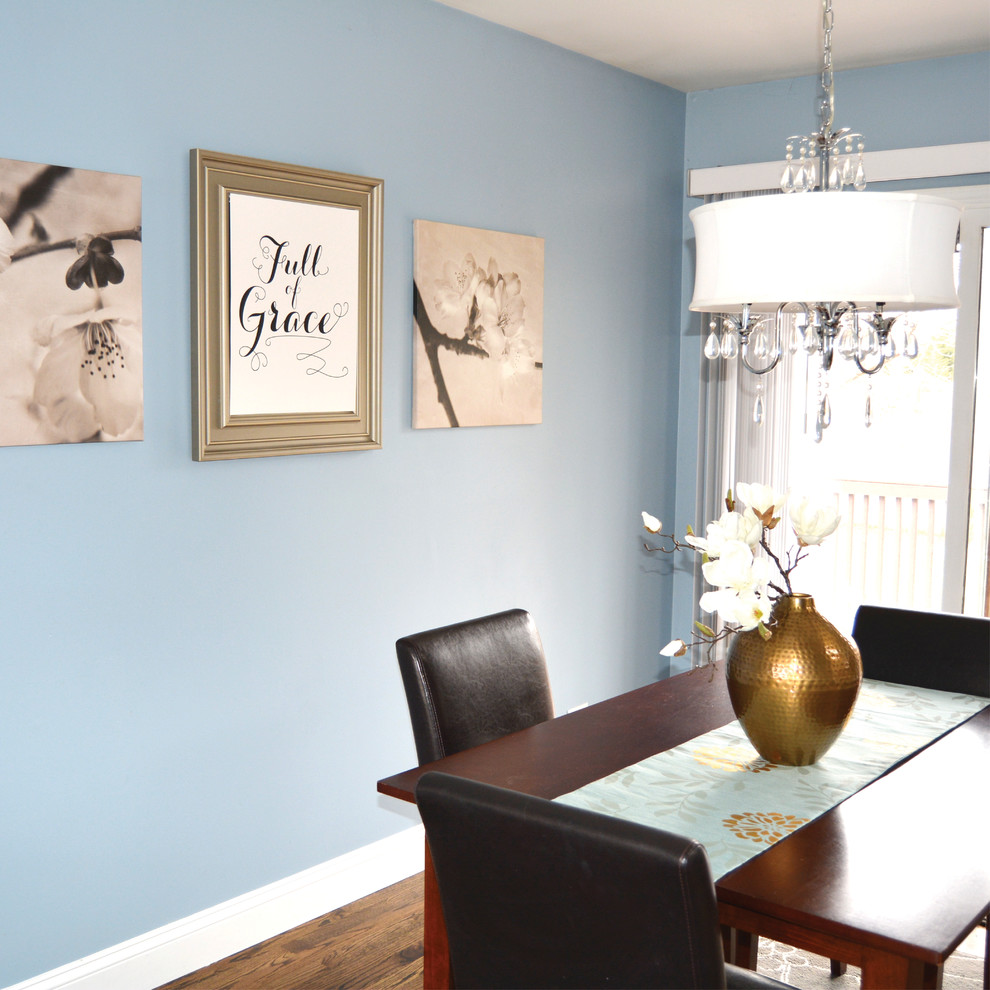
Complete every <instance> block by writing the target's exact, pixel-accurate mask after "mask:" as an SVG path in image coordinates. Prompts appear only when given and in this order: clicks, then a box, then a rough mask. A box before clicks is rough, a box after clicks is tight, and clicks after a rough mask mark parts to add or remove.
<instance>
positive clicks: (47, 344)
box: [0, 159, 144, 446]
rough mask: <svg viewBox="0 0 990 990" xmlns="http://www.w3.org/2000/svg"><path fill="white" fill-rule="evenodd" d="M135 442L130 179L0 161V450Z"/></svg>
mask: <svg viewBox="0 0 990 990" xmlns="http://www.w3.org/2000/svg"><path fill="white" fill-rule="evenodd" d="M143 436H144V379H143V362H142V332H141V180H140V178H138V177H136V176H130V175H116V174H113V173H109V172H94V171H89V170H86V169H78V168H69V167H66V166H61V165H44V164H38V163H35V162H22V161H14V160H11V159H0V446H19V445H26V444H51V443H81V442H84V441H105V440H141V439H143Z"/></svg>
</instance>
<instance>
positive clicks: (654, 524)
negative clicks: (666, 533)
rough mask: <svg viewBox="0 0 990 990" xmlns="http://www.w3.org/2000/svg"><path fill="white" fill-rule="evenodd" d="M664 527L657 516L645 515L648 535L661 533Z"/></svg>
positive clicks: (644, 522) (645, 526)
mask: <svg viewBox="0 0 990 990" xmlns="http://www.w3.org/2000/svg"><path fill="white" fill-rule="evenodd" d="M662 525H663V524H662V523H661V522H660V520H659V519H657V517H656V516H651V515H650V514H649V513H648V512H644V513H643V527H644V528H645V529H646V531H647V532H648V533H659V532H660V528H661V526H662Z"/></svg>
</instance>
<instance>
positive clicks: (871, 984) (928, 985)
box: [860, 952, 942, 990]
mask: <svg viewBox="0 0 990 990" xmlns="http://www.w3.org/2000/svg"><path fill="white" fill-rule="evenodd" d="M860 986H861V990H885V988H888V987H904V988H906V990H939V988H940V987H941V986H942V967H941V966H931V965H928V964H926V963H923V962H921V961H920V960H918V959H908V958H907V957H906V956H896V955H892V954H890V953H886V952H868V953H866V954H865V955H864V957H863V969H862V976H861V981H860Z"/></svg>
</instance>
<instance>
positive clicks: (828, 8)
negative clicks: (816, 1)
mask: <svg viewBox="0 0 990 990" xmlns="http://www.w3.org/2000/svg"><path fill="white" fill-rule="evenodd" d="M834 26H835V19H834V15H833V13H832V0H822V31H823V32H824V36H825V40H824V43H823V47H822V104H821V122H822V129H821V136H822V137H823V138H825V139H826V140H828V138H829V136H830V135H831V134H832V128H833V126H834V124H835V80H834V79H833V76H832V28H833V27H834Z"/></svg>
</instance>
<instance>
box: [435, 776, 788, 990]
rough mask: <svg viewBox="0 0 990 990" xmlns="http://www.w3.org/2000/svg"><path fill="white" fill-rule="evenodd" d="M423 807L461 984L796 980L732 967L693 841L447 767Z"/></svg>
mask: <svg viewBox="0 0 990 990" xmlns="http://www.w3.org/2000/svg"><path fill="white" fill-rule="evenodd" d="M416 803H417V805H418V806H419V811H420V814H421V816H422V819H423V824H424V825H425V827H426V838H427V842H428V843H429V846H430V853H431V856H432V858H433V865H434V869H435V870H436V877H437V883H438V886H439V890H440V900H441V904H442V906H443V913H444V918H445V921H446V926H447V937H448V942H449V947H450V962H451V976H452V979H453V985H454V986H455V987H457V988H458V990H467V988H471V987H489V988H498V987H531V988H535V987H661V988H662V987H670V988H682V990H684V988H692V987H726V986H728V987H763V988H772V987H782V986H784V984H781V983H778V982H777V981H775V980H772V979H769V978H768V977H764V976H760V975H758V974H757V973H753V972H750V971H747V970H742V969H738V968H737V967H734V966H728V965H726V964H725V963H724V961H723V955H722V941H721V936H720V932H719V925H718V906H717V903H716V899H715V887H714V885H713V883H712V876H711V869H710V867H709V864H708V857H707V855H706V854H705V850H704V847H703V846H701V845H700V844H699V843H698V842H696V841H694V840H693V839H688V838H684V837H683V836H678V835H674V834H672V833H670V832H663V831H660V830H659V829H655V828H649V827H647V826H645V825H640V824H638V823H635V822H629V821H624V820H622V819H619V818H613V817H611V816H609V815H602V814H598V813H596V812H592V811H587V810H585V809H583V808H573V807H570V806H568V805H563V804H557V803H555V802H553V801H547V800H546V799H544V798H539V797H532V796H530V795H527V794H521V793H519V792H517V791H511V790H505V789H503V788H500V787H495V786H493V785H491V784H483V783H479V782H478V781H473V780H468V779H466V778H463V777H456V776H452V775H450V774H444V773H439V772H437V771H432V772H429V773H425V774H424V775H423V776H422V778H420V780H419V783H418V785H417V787H416Z"/></svg>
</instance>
